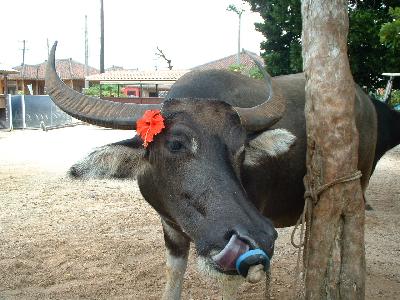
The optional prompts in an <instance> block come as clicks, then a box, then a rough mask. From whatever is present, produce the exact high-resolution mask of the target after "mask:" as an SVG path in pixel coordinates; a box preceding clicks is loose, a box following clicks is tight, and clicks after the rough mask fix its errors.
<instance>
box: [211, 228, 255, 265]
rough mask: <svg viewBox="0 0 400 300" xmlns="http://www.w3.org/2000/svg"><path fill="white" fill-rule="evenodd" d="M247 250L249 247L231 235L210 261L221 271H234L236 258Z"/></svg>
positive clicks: (234, 235)
mask: <svg viewBox="0 0 400 300" xmlns="http://www.w3.org/2000/svg"><path fill="white" fill-rule="evenodd" d="M249 249H250V247H249V245H247V244H246V243H245V242H243V241H242V240H240V239H239V238H238V237H237V235H236V234H233V235H232V236H231V239H230V240H229V242H228V244H226V246H225V248H224V249H222V250H221V252H219V253H218V254H216V255H214V256H213V257H212V259H213V261H214V262H215V263H216V264H217V265H218V266H219V267H220V268H221V269H222V270H223V271H225V272H227V271H234V270H236V267H235V263H236V260H237V259H238V257H239V256H240V255H242V254H243V253H245V252H247V251H248V250H249Z"/></svg>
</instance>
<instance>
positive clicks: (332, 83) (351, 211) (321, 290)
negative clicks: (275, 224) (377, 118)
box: [302, 0, 365, 299]
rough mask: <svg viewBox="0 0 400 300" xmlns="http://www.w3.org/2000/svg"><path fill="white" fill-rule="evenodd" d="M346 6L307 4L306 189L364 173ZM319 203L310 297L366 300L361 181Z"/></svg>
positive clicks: (328, 0) (309, 263)
mask: <svg viewBox="0 0 400 300" xmlns="http://www.w3.org/2000/svg"><path fill="white" fill-rule="evenodd" d="M347 4H348V3H347V1H344V0H314V1H312V0H304V1H302V17H303V34H302V35H303V36H302V39H303V62H304V70H305V73H306V106H305V114H306V126H307V176H306V178H307V180H308V183H309V187H307V186H306V189H308V188H310V189H312V190H317V189H318V188H319V187H321V186H322V185H324V184H328V183H332V182H335V181H336V180H337V179H338V178H341V177H344V176H347V175H351V174H353V173H355V172H356V171H357V170H358V168H357V163H358V132H357V129H356V125H355V114H354V102H355V101H354V99H355V84H354V81H353V78H352V75H351V72H350V67H349V61H348V57H347V33H348V26H349V24H348V15H347ZM315 198H317V199H315ZM313 200H314V206H313V213H312V220H311V224H310V225H311V230H310V239H309V243H308V248H307V249H306V251H305V252H306V253H307V259H306V260H305V262H306V277H305V287H306V294H305V296H306V299H363V298H364V294H365V250H364V218H365V215H364V199H363V192H362V189H361V185H360V180H359V179H357V180H352V181H350V182H346V183H337V184H335V185H333V186H332V187H330V188H328V189H327V190H325V191H323V192H322V193H321V194H320V195H319V197H314V199H313Z"/></svg>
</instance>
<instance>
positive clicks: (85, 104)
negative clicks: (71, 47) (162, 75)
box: [46, 42, 161, 130]
mask: <svg viewBox="0 0 400 300" xmlns="http://www.w3.org/2000/svg"><path fill="white" fill-rule="evenodd" d="M56 48H57V42H55V43H54V45H53V47H52V48H51V52H50V55H49V60H48V62H47V69H46V90H47V93H48V94H49V96H50V97H51V99H52V100H53V101H54V103H55V104H56V105H57V106H58V107H59V108H61V109H62V110H63V111H65V112H66V113H67V114H69V115H71V116H72V117H74V118H76V119H78V120H81V121H84V122H87V123H90V124H93V125H97V126H102V127H108V128H114V129H130V130H132V129H136V120H137V119H139V118H140V117H142V115H143V114H144V112H145V111H146V110H148V109H160V108H161V105H160V104H147V105H145V104H133V103H117V102H112V101H107V100H103V99H100V98H96V97H89V96H85V95H83V94H81V93H78V92H77V91H75V90H73V89H71V88H70V87H68V86H67V85H66V84H64V82H62V80H61V79H60V77H59V76H58V74H57V72H56V68H55V52H56Z"/></svg>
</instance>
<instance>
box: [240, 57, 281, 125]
mask: <svg viewBox="0 0 400 300" xmlns="http://www.w3.org/2000/svg"><path fill="white" fill-rule="evenodd" d="M246 53H247V55H249V56H250V57H251V58H252V59H253V61H254V63H255V64H256V65H257V67H258V68H259V69H260V70H261V72H262V73H263V75H264V79H265V82H266V84H267V88H268V91H269V96H268V99H267V100H266V101H265V102H264V103H262V104H260V105H257V106H254V107H250V108H242V107H235V110H236V111H237V113H238V114H239V116H240V120H241V122H242V125H243V126H244V127H245V128H246V129H247V130H249V131H261V130H265V129H267V128H269V127H271V126H272V125H274V124H275V123H276V122H278V121H279V120H280V119H281V118H282V116H283V113H284V112H285V109H286V100H285V98H284V97H283V95H282V93H281V90H280V88H279V87H278V86H277V85H276V83H274V82H273V81H272V79H271V76H270V75H269V74H268V73H267V72H266V71H265V69H264V67H263V66H262V65H261V63H260V62H259V61H258V60H257V58H255V57H254V55H252V54H251V53H249V52H247V51H246Z"/></svg>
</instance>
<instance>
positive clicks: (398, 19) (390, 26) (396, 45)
mask: <svg viewBox="0 0 400 300" xmlns="http://www.w3.org/2000/svg"><path fill="white" fill-rule="evenodd" d="M389 15H390V16H391V17H392V18H393V22H388V23H385V24H383V25H382V27H381V30H380V32H379V37H380V40H381V42H382V43H383V44H384V45H386V46H387V47H390V48H393V49H399V50H400V7H395V8H392V7H391V8H390V9H389Z"/></svg>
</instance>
